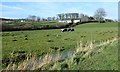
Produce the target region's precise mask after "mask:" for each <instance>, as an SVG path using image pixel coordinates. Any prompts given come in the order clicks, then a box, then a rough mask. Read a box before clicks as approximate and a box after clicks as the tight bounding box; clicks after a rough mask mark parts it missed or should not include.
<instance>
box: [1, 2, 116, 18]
mask: <svg viewBox="0 0 120 72" xmlns="http://www.w3.org/2000/svg"><path fill="white" fill-rule="evenodd" d="M0 7H1V8H2V9H0V13H2V15H0V17H3V18H26V17H27V16H28V15H36V16H40V17H45V18H46V17H49V16H56V14H59V13H73V12H75V13H83V14H87V15H89V16H93V15H94V13H95V11H96V10H97V9H98V8H104V9H105V11H106V13H107V16H106V18H111V19H118V2H2V3H1V4H0Z"/></svg>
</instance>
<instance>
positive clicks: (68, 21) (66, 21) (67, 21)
mask: <svg viewBox="0 0 120 72" xmlns="http://www.w3.org/2000/svg"><path fill="white" fill-rule="evenodd" d="M59 22H63V23H71V20H59ZM77 22H80V20H74V23H77Z"/></svg>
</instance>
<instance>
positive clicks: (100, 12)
mask: <svg viewBox="0 0 120 72" xmlns="http://www.w3.org/2000/svg"><path fill="white" fill-rule="evenodd" d="M105 16H106V12H105V10H104V9H103V8H99V9H97V10H96V12H95V15H94V18H95V19H96V20H97V21H98V22H100V23H101V22H102V21H103V20H104V17H105Z"/></svg>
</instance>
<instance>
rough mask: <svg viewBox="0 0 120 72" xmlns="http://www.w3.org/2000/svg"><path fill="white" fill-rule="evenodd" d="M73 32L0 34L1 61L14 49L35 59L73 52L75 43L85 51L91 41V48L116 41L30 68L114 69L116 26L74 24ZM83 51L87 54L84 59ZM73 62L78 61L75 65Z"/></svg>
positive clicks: (106, 24)
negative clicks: (0, 35)
mask: <svg viewBox="0 0 120 72" xmlns="http://www.w3.org/2000/svg"><path fill="white" fill-rule="evenodd" d="M74 29H75V31H72V32H61V31H60V29H51V30H32V31H10V32H2V56H3V58H2V59H6V58H9V56H10V55H11V53H12V52H13V51H18V50H23V51H25V52H26V53H27V54H30V53H31V54H32V55H37V58H39V57H41V56H42V55H47V54H58V53H65V52H69V51H73V52H74V51H76V48H79V43H82V47H83V48H86V47H87V46H89V44H90V43H91V42H92V45H93V46H95V45H100V44H101V43H104V42H107V41H110V40H113V39H116V41H113V42H112V43H111V42H110V43H108V44H105V45H104V44H103V45H101V46H98V47H95V48H94V49H92V51H91V52H88V51H89V47H88V50H87V51H85V52H83V53H81V51H76V52H74V54H72V55H71V56H67V58H66V59H64V60H63V61H57V62H56V61H55V62H52V64H53V65H50V64H51V62H48V63H47V65H46V64H43V66H42V67H40V66H38V67H37V66H35V68H30V69H41V68H42V69H51V70H52V69H57V70H59V69H72V70H76V69H82V70H87V69H88V70H89V69H90V70H99V69H102V70H112V69H115V70H117V69H118V66H117V60H118V59H117V58H118V54H117V51H118V49H117V48H118V47H117V40H118V23H116V22H111V23H100V24H99V23H86V24H81V25H78V26H76V27H74ZM86 52H88V55H87V56H86V57H84V55H85V54H86ZM47 58H48V57H47ZM74 58H75V59H74ZM76 59H77V60H78V61H79V62H78V64H77V63H76ZM48 61H49V59H48ZM28 62H29V61H28ZM37 64H39V63H37ZM3 66H4V65H3ZM28 69H29V68H28Z"/></svg>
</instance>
